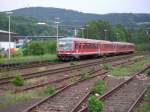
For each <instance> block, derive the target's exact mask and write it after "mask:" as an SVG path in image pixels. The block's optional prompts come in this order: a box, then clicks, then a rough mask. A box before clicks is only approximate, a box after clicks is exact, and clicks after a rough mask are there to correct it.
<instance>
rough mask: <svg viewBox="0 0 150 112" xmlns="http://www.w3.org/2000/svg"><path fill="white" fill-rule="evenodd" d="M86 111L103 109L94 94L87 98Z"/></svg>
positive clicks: (94, 111)
mask: <svg viewBox="0 0 150 112" xmlns="http://www.w3.org/2000/svg"><path fill="white" fill-rule="evenodd" d="M87 107H88V112H101V111H102V109H103V104H102V102H101V101H100V100H99V99H98V98H97V97H96V96H94V95H92V96H90V97H89V98H88V104H87Z"/></svg>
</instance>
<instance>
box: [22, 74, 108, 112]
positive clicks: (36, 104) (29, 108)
mask: <svg viewBox="0 0 150 112" xmlns="http://www.w3.org/2000/svg"><path fill="white" fill-rule="evenodd" d="M106 73H107V72H102V73H100V74H97V75H94V76H91V77H90V79H91V78H95V77H97V76H102V75H105V74H106ZM90 79H87V80H90ZM87 80H78V81H76V82H75V83H73V84H69V85H67V86H65V87H64V88H62V89H60V90H58V91H56V92H55V93H54V94H52V95H50V96H48V97H46V98H44V99H42V100H40V101H39V102H37V103H35V104H33V105H31V106H30V107H28V108H27V109H25V110H23V112H28V111H30V110H32V109H33V108H35V107H37V106H39V105H41V104H42V103H44V102H46V101H47V100H49V99H50V98H53V97H55V96H56V95H57V94H59V93H60V92H63V91H64V90H66V89H68V88H69V87H72V86H74V85H77V84H79V83H81V82H83V81H87Z"/></svg>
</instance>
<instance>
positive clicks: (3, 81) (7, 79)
mask: <svg viewBox="0 0 150 112" xmlns="http://www.w3.org/2000/svg"><path fill="white" fill-rule="evenodd" d="M127 58H128V57H127ZM118 59H122V57H117V58H114V59H111V58H110V59H105V60H99V61H96V62H95V61H94V62H89V63H85V64H80V65H73V66H69V67H63V68H57V69H52V70H45V71H40V72H35V73H30V74H23V75H21V76H23V78H24V79H30V78H34V77H41V76H45V75H50V74H55V73H60V72H64V71H70V70H74V69H80V68H84V67H88V66H91V65H97V64H100V63H105V62H108V61H109V62H112V61H115V60H118ZM13 78H14V76H10V77H4V78H0V85H2V84H7V83H9V82H10V80H11V79H13Z"/></svg>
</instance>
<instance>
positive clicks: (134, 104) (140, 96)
mask: <svg viewBox="0 0 150 112" xmlns="http://www.w3.org/2000/svg"><path fill="white" fill-rule="evenodd" d="M149 88H150V86H149V87H147V88H145V89H144V90H143V92H141V94H140V95H139V96H138V98H137V99H136V101H135V102H134V103H133V104H132V105H131V106H130V108H129V110H128V111H127V112H133V110H134V108H135V107H136V105H138V104H139V103H140V102H141V101H142V98H143V97H144V95H145V93H146V92H147V90H148V89H149Z"/></svg>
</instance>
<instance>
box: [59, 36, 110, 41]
mask: <svg viewBox="0 0 150 112" xmlns="http://www.w3.org/2000/svg"><path fill="white" fill-rule="evenodd" d="M59 40H74V41H81V42H110V41H106V40H96V39H86V38H77V37H66V38H61V39H59Z"/></svg>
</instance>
